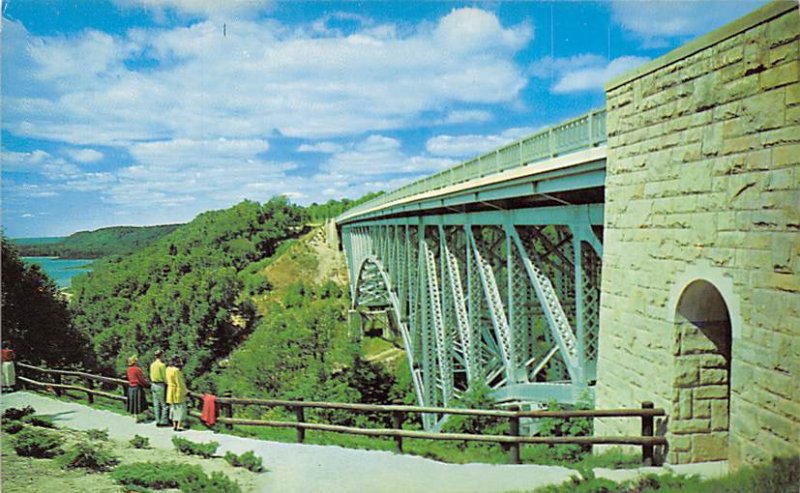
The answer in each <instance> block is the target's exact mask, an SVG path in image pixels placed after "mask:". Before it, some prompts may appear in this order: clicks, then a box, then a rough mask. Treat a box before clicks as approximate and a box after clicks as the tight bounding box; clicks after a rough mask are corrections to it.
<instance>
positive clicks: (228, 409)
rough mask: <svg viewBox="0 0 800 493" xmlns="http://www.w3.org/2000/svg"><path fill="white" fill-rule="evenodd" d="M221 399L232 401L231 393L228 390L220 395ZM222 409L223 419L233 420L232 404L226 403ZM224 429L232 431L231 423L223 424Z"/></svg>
mask: <svg viewBox="0 0 800 493" xmlns="http://www.w3.org/2000/svg"><path fill="white" fill-rule="evenodd" d="M222 397H224V398H226V399H232V398H233V392H231V391H230V390H226V391H225V392H223V393H222ZM224 409H225V417H226V418H228V419H233V403H232V402H230V401H228V402H227V403H226V404H225V407H224ZM225 428H226V429H228V430H232V429H233V423H225Z"/></svg>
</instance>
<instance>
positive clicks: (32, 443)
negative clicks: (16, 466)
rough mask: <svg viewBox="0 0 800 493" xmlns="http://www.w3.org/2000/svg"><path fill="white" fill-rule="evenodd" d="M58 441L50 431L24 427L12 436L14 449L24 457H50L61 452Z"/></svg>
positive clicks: (57, 437)
mask: <svg viewBox="0 0 800 493" xmlns="http://www.w3.org/2000/svg"><path fill="white" fill-rule="evenodd" d="M60 441H61V440H60V439H59V436H58V435H56V434H55V433H53V432H51V431H47V430H39V429H36V428H26V429H24V430H22V431H20V432H19V433H17V434H16V435H15V436H14V450H16V452H17V454H19V455H22V456H24V457H36V458H39V459H41V458H50V457H55V456H56V455H58V454H60V453H62V450H61V447H59V443H60Z"/></svg>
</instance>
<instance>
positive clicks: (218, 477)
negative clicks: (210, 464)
mask: <svg viewBox="0 0 800 493" xmlns="http://www.w3.org/2000/svg"><path fill="white" fill-rule="evenodd" d="M180 488H181V491H182V492H183V493H208V492H211V491H213V492H214V493H240V492H241V491H242V490H241V488H240V487H239V483H237V482H236V481H232V480H231V479H230V478H229V477H228V476H226V475H224V474H222V473H221V472H212V473H211V477H209V476H206V475H203V476H201V477H196V478H191V479H187V480H186V481H184V482H182V483H181V485H180Z"/></svg>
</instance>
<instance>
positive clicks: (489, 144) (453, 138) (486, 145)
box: [425, 127, 536, 158]
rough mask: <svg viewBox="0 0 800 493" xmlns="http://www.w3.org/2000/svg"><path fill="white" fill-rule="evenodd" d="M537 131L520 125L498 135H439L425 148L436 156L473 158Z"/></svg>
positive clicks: (426, 144)
mask: <svg viewBox="0 0 800 493" xmlns="http://www.w3.org/2000/svg"><path fill="white" fill-rule="evenodd" d="M535 131H536V130H535V129H533V128H531V127H520V128H511V129H508V130H506V131H504V132H502V133H500V134H497V135H437V136H435V137H432V138H430V139H428V142H426V143H425V149H426V150H427V151H428V152H429V153H431V154H433V155H435V156H449V157H460V158H471V157H477V156H479V155H481V154H483V153H485V152H488V151H490V150H492V149H496V148H498V147H501V146H503V145H505V144H508V143H509V142H513V141H515V140H518V139H520V138H522V137H525V136H526V135H530V134H532V133H534V132H535Z"/></svg>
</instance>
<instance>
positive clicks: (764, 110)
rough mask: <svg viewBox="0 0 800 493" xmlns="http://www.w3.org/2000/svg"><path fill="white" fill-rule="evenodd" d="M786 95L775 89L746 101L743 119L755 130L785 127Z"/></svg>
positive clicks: (744, 101) (782, 91)
mask: <svg viewBox="0 0 800 493" xmlns="http://www.w3.org/2000/svg"><path fill="white" fill-rule="evenodd" d="M785 101H786V93H785V91H784V90H782V89H773V90H771V91H768V92H762V93H760V94H758V95H756V96H753V97H750V98H747V99H744V100H743V101H742V103H743V113H742V115H743V117H744V118H745V120H746V121H747V123H748V125H750V126H751V127H752V128H753V129H755V130H758V131H763V130H771V129H774V128H779V127H781V126H783V123H784V117H785V113H786V107H785V106H786V105H785Z"/></svg>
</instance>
